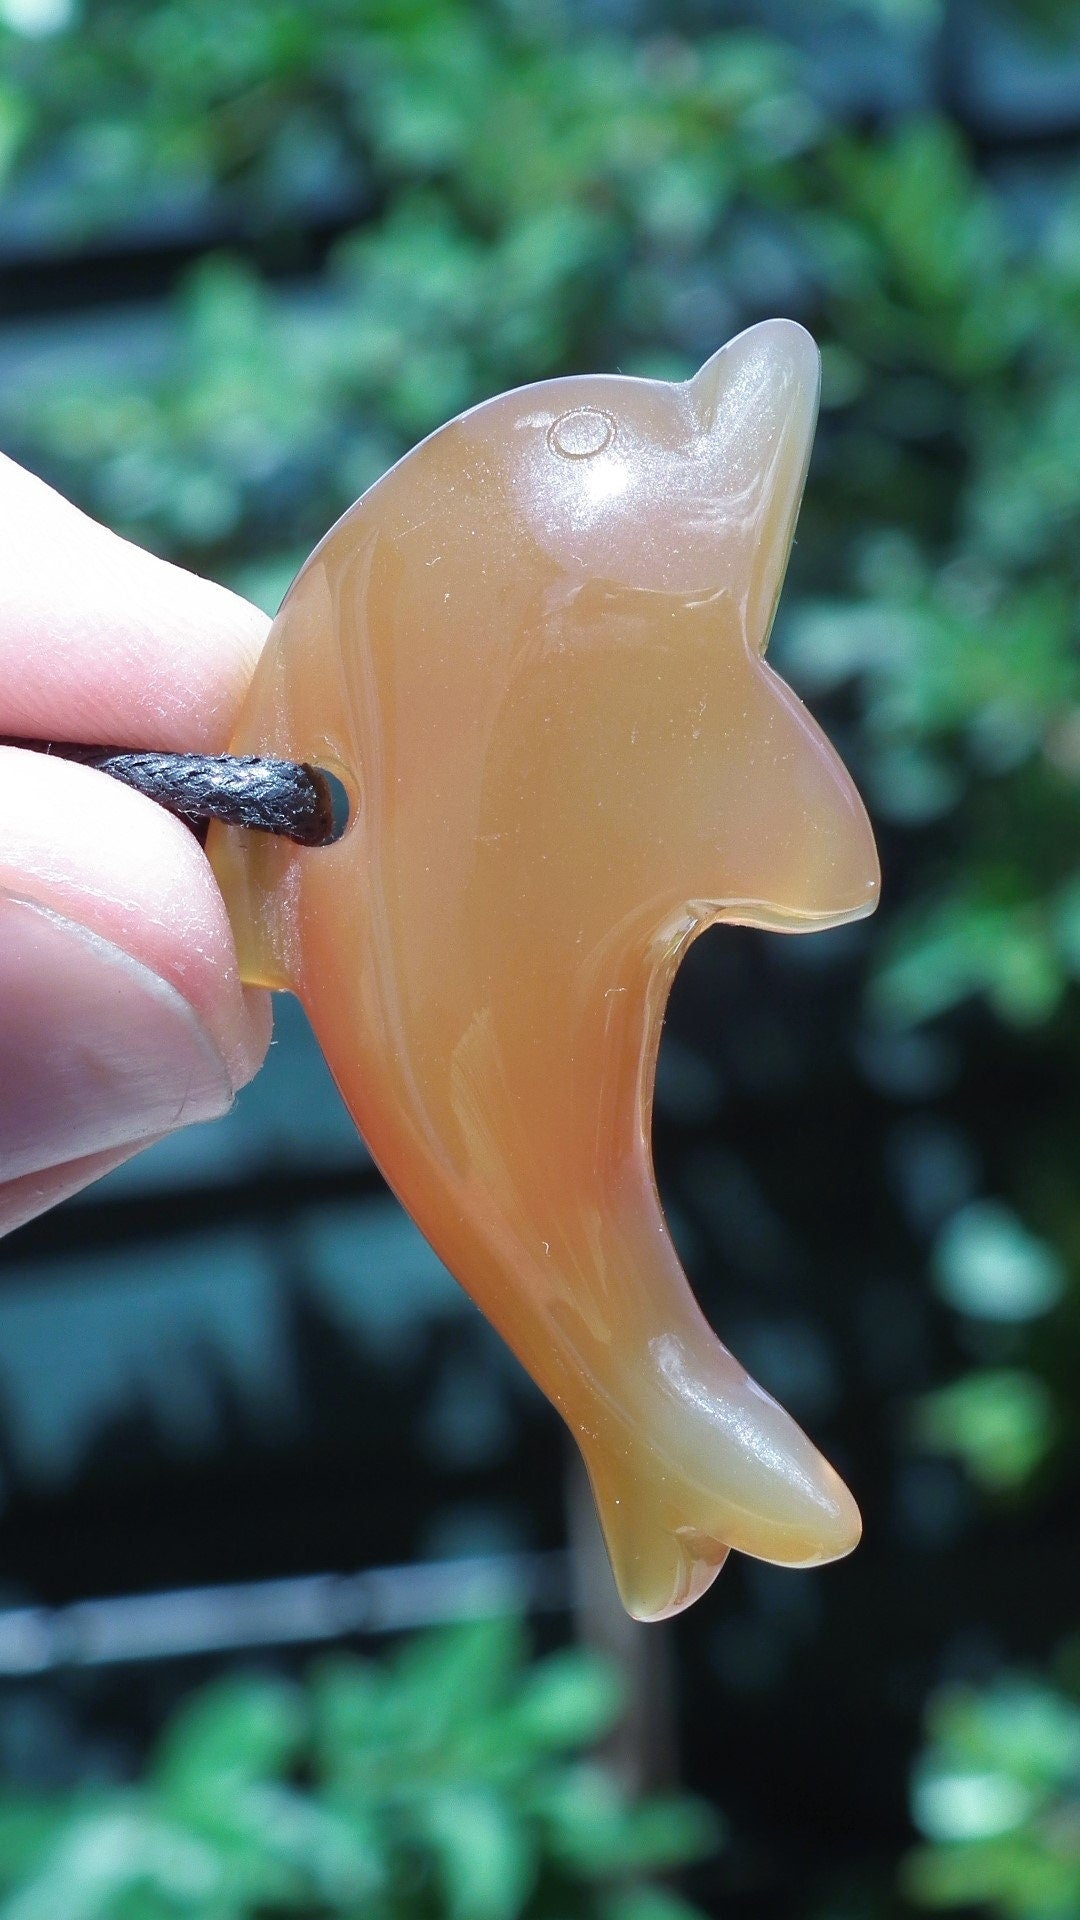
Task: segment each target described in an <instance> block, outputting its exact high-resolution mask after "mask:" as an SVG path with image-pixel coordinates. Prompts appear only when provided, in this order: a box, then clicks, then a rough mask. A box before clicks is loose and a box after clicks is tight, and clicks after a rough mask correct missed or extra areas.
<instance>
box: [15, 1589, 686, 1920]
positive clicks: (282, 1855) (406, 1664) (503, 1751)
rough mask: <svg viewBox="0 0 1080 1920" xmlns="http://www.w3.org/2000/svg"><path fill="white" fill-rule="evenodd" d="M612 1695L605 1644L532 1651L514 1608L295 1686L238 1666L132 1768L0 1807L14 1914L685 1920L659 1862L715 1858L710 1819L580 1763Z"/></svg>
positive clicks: (29, 1918)
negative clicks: (121, 1779)
mask: <svg viewBox="0 0 1080 1920" xmlns="http://www.w3.org/2000/svg"><path fill="white" fill-rule="evenodd" d="M621 1705H622V1689H621V1686H620V1683H619V1680H618V1676H617V1674H616V1673H615V1672H614V1671H613V1670H612V1668H611V1667H610V1666H609V1665H608V1664H607V1663H606V1662H605V1661H604V1660H602V1659H601V1658H600V1657H599V1656H598V1655H594V1654H589V1653H584V1652H577V1651H569V1652H565V1653H557V1654H552V1655H548V1656H547V1657H546V1658H545V1659H542V1660H540V1661H537V1662H535V1663H533V1664H530V1663H529V1662H528V1660H527V1658H526V1650H525V1645H524V1640H523V1636H522V1631H521V1628H520V1625H519V1623H517V1622H516V1621H514V1620H511V1619H507V1620H497V1621H488V1622H483V1623H478V1624H474V1625H468V1626H463V1627H458V1628H453V1629H448V1630H445V1631H442V1632H440V1633H437V1634H431V1635H428V1636H422V1637H419V1638H417V1639H414V1640H412V1641H409V1642H406V1643H405V1644H404V1645H403V1646H402V1648H401V1649H400V1650H399V1651H398V1652H397V1653H396V1654H395V1655H394V1656H392V1657H391V1658H390V1659H388V1660H386V1661H384V1662H381V1663H378V1664H376V1663H375V1662H373V1661H367V1660H361V1659H359V1658H358V1657H355V1656H353V1655H350V1654H337V1655H335V1656H333V1657H331V1658H328V1659H327V1660H325V1661H324V1662H323V1663H322V1664H321V1665H319V1666H317V1667H315V1668H314V1669H313V1670H312V1672H311V1673H310V1674H309V1676H308V1678H307V1680H306V1681H305V1682H304V1683H303V1684H298V1683H293V1682H290V1681H287V1680H284V1679H277V1678H270V1677H244V1676H240V1675H237V1676H233V1677H231V1678H227V1679H224V1680H222V1681H219V1682H217V1683H216V1684H214V1685H211V1686H209V1687H207V1688H205V1689H204V1690H203V1691H202V1692H199V1693H196V1694H194V1695H192V1696H191V1698H190V1700H189V1701H188V1702H187V1703H186V1705H185V1706H184V1707H183V1709H182V1710H181V1711H180V1713H179V1714H178V1716H177V1717H176V1718H175V1719H174V1720H173V1722H172V1724H171V1725H170V1726H169V1727H168V1728H167V1730H166V1732H165V1734H164V1736H163V1738H162V1740H161V1742H160V1744H159V1746H158V1748H157V1751H156V1753H155V1754H154V1755H153V1757H152V1758H151V1760H150V1763H149V1765H148V1767H147V1770H146V1774H145V1777H144V1778H143V1779H142V1780H141V1781H139V1782H138V1783H135V1784H132V1785H128V1786H123V1787H120V1786H108V1787H97V1788H95V1787H93V1786H92V1785H86V1786H84V1787H81V1788H80V1789H79V1790H78V1792H77V1793H75V1794H74V1795H73V1796H71V1797H68V1798H59V1797H53V1798H42V1799H37V1800H28V1799H7V1800H0V1888H2V1889H3V1891H2V1893H0V1915H2V1916H3V1920H255V1917H256V1916H258V1920H270V1917H271V1916H277V1915H280V1916H283V1917H284V1916H286V1915H290V1914H291V1915H297V1916H302V1920H361V1916H362V1917H363V1920H518V1916H523V1917H524V1916H529V1920H695V1913H696V1909H693V1908H691V1907H690V1906H688V1905H687V1904H686V1902H685V1901H684V1900H682V1899H681V1898H679V1897H678V1896H677V1895H676V1894H675V1893H673V1892H670V1891H669V1890H668V1889H667V1888H666V1887H664V1886H663V1885H662V1884H660V1883H659V1882H658V1881H657V1880H656V1878H655V1876H656V1875H658V1874H661V1875H662V1874H666V1873H669V1872H670V1871H671V1870H673V1869H675V1868H677V1867H680V1866H683V1865H685V1864H686V1863H688V1862H690V1861H693V1860H696V1859H698V1858H700V1857H701V1856H702V1855H703V1854H706V1853H709V1852H711V1851H712V1850H713V1848H714V1847H715V1846H716V1844H717V1841H718V1838H719V1835H718V1829H717V1825H716V1821H715V1819H714V1817H713V1816H712V1814H711V1813H710V1812H709V1810H708V1809H707V1808H706V1807H704V1806H703V1805H702V1804H701V1803H700V1802H698V1801H694V1800H690V1799H688V1798H667V1799H660V1798H654V1799H651V1800H645V1801H640V1800H638V1801H635V1800H633V1799H631V1798H629V1797H628V1796H627V1795H626V1794H625V1793H624V1792H623V1791H622V1790H621V1789H620V1787H619V1785H618V1783H617V1781H616V1778H615V1776H614V1774H613V1773H612V1772H611V1771H610V1770H609V1769H607V1768H606V1767H605V1766H604V1765H603V1764H602V1763H601V1762H600V1761H598V1760H597V1759H594V1758H591V1757H590V1756H589V1753H588V1749H590V1748H592V1747H594V1746H595V1745H596V1743H597V1742H598V1741H600V1740H602V1739H603V1737H604V1736H605V1735H606V1734H607V1733H609V1732H610V1731H611V1729H612V1727H613V1726H614V1724H615V1723H616V1722H617V1720H618V1718H619V1714H620V1710H621Z"/></svg>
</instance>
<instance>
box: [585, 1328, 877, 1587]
mask: <svg viewBox="0 0 1080 1920" xmlns="http://www.w3.org/2000/svg"><path fill="white" fill-rule="evenodd" d="M716 1347H717V1350H718V1352H719V1353H720V1354H722V1355H723V1356H724V1361H725V1362H726V1363H727V1364H726V1365H725V1369H724V1371H725V1374H726V1376H727V1378H726V1380H725V1389H726V1390H725V1392H724V1394H723V1397H722V1398H719V1397H716V1396H714V1398H713V1401H712V1405H711V1406H710V1407H709V1408H708V1410H707V1412H706V1411H705V1410H704V1408H703V1394H702V1391H701V1389H702V1388H703V1386H704V1382H703V1380H702V1378H701V1376H700V1374H699V1375H697V1377H696V1380H695V1383H694V1384H695V1392H694V1393H693V1395H692V1396H691V1397H690V1400H689V1404H687V1403H686V1402H684V1404H683V1406H682V1408H681V1409H679V1410H678V1414H679V1417H677V1418H673V1415H674V1414H675V1413H676V1409H675V1408H673V1407H672V1405H671V1404H670V1400H669V1399H668V1398H667V1397H666V1396H665V1401H664V1402H663V1403H661V1405H660V1407H659V1408H658V1409H654V1410H653V1411H654V1414H656V1416H657V1417H655V1418H653V1419H650V1418H649V1417H648V1414H647V1413H646V1415H645V1417H644V1418H641V1419H639V1420H638V1421H636V1422H635V1423H634V1425H633V1426H632V1427H627V1426H624V1425H623V1424H622V1423H621V1422H620V1423H619V1431H618V1432H617V1433H616V1432H615V1431H614V1430H613V1429H607V1430H604V1429H599V1430H597V1431H595V1432H594V1433H592V1434H590V1435H588V1436H582V1437H583V1439H584V1452H585V1461H586V1466H587V1467H588V1471H589V1479H590V1481H591V1483H592V1489H593V1494H594V1497H595V1499H596V1505H597V1509H598V1512H599V1516H600V1524H601V1526H602V1528H603V1532H604V1538H605V1541H606V1543H607V1548H608V1553H609V1556H610V1559H611V1565H612V1570H613V1572H614V1575H615V1582H616V1585H617V1587H618V1589H619V1594H620V1597H621V1598H622V1601H623V1604H624V1606H625V1607H626V1609H627V1612H628V1613H631V1614H632V1615H633V1616H634V1618H635V1619H637V1620H663V1619H667V1618H668V1617H669V1616H670V1615H672V1614H675V1613H680V1612H681V1611H682V1609H683V1608H684V1607H688V1606H690V1605H691V1604H692V1602H693V1601H695V1600H697V1599H698V1598H699V1597H700V1596H701V1594H703V1593H704V1592H705V1591H706V1589H707V1588H708V1587H710V1586H711V1585H712V1582H713V1581H714V1580H715V1578H716V1576H717V1574H718V1573H719V1571H720V1568H721V1567H722V1566H723V1564H724V1561H725V1560H726V1559H727V1556H728V1553H729V1552H730V1551H731V1549H732V1548H733V1547H735V1548H737V1549H738V1550H739V1551H740V1552H742V1553H748V1554H750V1555H752V1556H753V1557H754V1558H755V1559H759V1560H767V1561H771V1562H772V1563H773V1564H774V1565H777V1566H790V1567H814V1566H821V1565H823V1564H824V1563H825V1562H826V1561H829V1560H837V1559H840V1558H841V1557H842V1556H843V1555H844V1554H847V1553H850V1552H851V1550H852V1548H853V1547H855V1546H856V1545H857V1544H858V1541H859V1537H860V1534H861V1532H862V1521H861V1519H860V1516H859V1510H858V1507H857V1506H856V1504H855V1501H854V1500H853V1498H852V1496H851V1494H850V1493H849V1492H848V1489H847V1488H846V1487H845V1485H844V1483H843V1481H842V1480H841V1479H840V1476H839V1475H838V1474H837V1473H836V1472H835V1470H834V1469H833V1468H832V1467H831V1466H830V1465H829V1463H828V1461H827V1460H825V1459H824V1458H823V1457H822V1455H821V1454H820V1453H819V1452H818V1451H817V1449H816V1448H815V1447H814V1446H813V1445H812V1443H811V1442H810V1441H809V1440H808V1439H807V1437H806V1435H805V1434H804V1433H803V1432H802V1430H801V1428H799V1427H798V1426H797V1425H796V1424H795V1422H794V1420H792V1418H791V1416H790V1415H789V1414H787V1413H785V1412H784V1410H783V1408H782V1407H781V1406H779V1405H778V1403H777V1402H776V1401H775V1400H773V1399H772V1397H771V1396H770V1395H769V1394H767V1393H765V1392H764V1391H763V1390H762V1388H760V1387H759V1386H758V1385H757V1384H756V1382H754V1381H753V1380H751V1379H750V1377H749V1375H747V1374H745V1373H743V1371H742V1369H741V1368H739V1369H738V1373H739V1375H741V1381H740V1382H734V1381H733V1380H732V1377H731V1372H730V1371H729V1369H730V1368H731V1366H732V1364H733V1363H732V1361H731V1356H730V1355H729V1354H727V1353H726V1352H725V1350H724V1349H723V1348H721V1347H720V1345H719V1342H717V1343H716ZM734 1365H736V1366H737V1363H734Z"/></svg>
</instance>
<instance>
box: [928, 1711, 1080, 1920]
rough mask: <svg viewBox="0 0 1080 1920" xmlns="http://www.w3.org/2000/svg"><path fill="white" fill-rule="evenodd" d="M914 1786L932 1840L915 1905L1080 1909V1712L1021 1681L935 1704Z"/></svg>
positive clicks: (1032, 1916) (1000, 1912)
mask: <svg viewBox="0 0 1080 1920" xmlns="http://www.w3.org/2000/svg"><path fill="white" fill-rule="evenodd" d="M927 1731H928V1736H929V1742H928V1746H927V1750H926V1752H925V1753H924V1755H923V1758H922V1761H921V1763H920V1766H919V1769H918V1772H917V1774H916V1777H915V1781H914V1788H913V1805H914V1813H915V1819H916V1823H917V1825H918V1826H919V1828H920V1829H921V1831H922V1833H923V1835H924V1839H925V1844H924V1845H923V1846H922V1847H921V1848H919V1849H918V1850H917V1851H916V1852H914V1853H913V1854H912V1855H911V1856H910V1857H909V1859H908V1862H907V1868H906V1881H907V1888H908V1891H909V1893H910V1894H911V1896H912V1898H913V1899H914V1900H915V1901H917V1902H918V1903H919V1904H920V1905H923V1906H928V1907H937V1908H955V1907H963V1908H966V1909H970V1908H972V1907H973V1906H975V1905H978V1906H979V1908H980V1909H981V1910H982V1911H988V1912H990V1913H992V1914H994V1915H995V1916H1000V1920H1073V1916H1074V1915H1075V1914H1076V1913H1078V1912H1080V1846H1078V1845H1077V1836H1078V1833H1080V1706H1078V1705H1077V1702H1076V1700H1075V1699H1074V1698H1073V1697H1072V1696H1071V1695H1070V1694H1069V1693H1068V1692H1066V1691H1064V1690H1062V1689H1061V1688H1060V1687H1056V1686H1053V1685H1051V1684H1050V1683H1049V1682H1045V1681H1041V1680H1038V1679H1035V1678H1033V1677H1031V1676H1030V1675H1023V1674H1003V1675H1001V1676H1000V1677H999V1678H998V1679H997V1680H996V1681H995V1682H994V1683H993V1684H992V1685H990V1686H988V1687H986V1688H984V1689H982V1690H978V1689H976V1688H953V1689H948V1690H947V1691H945V1692H943V1693H942V1694H940V1695H939V1696H938V1697H937V1698H936V1699H935V1700H934V1701H933V1702H932V1704H931V1708H930V1712H929V1716H928V1725H927Z"/></svg>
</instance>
